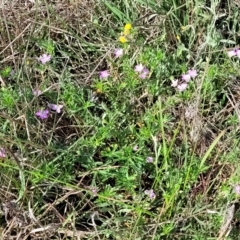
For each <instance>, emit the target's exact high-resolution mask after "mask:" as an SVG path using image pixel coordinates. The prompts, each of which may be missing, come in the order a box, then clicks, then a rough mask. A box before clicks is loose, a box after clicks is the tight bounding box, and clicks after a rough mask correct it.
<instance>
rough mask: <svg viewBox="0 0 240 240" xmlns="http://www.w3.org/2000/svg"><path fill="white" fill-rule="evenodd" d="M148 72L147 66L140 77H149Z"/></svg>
mask: <svg viewBox="0 0 240 240" xmlns="http://www.w3.org/2000/svg"><path fill="white" fill-rule="evenodd" d="M148 73H149V71H148V69H147V68H144V69H143V71H142V73H141V74H140V75H139V77H140V78H141V79H145V78H146V77H147V75H148Z"/></svg>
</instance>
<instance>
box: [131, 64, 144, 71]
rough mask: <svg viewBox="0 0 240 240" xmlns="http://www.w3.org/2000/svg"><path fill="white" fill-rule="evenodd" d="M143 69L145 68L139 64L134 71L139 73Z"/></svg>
mask: <svg viewBox="0 0 240 240" xmlns="http://www.w3.org/2000/svg"><path fill="white" fill-rule="evenodd" d="M144 68H145V67H144V66H143V65H142V64H141V63H140V64H138V65H136V66H135V69H134V71H135V72H139V73H141V72H142V71H143V69H144Z"/></svg>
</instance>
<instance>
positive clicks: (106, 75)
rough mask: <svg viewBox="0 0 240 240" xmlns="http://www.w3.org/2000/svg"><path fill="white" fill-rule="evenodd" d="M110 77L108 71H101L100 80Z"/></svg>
mask: <svg viewBox="0 0 240 240" xmlns="http://www.w3.org/2000/svg"><path fill="white" fill-rule="evenodd" d="M109 76H110V74H109V73H108V70H104V71H101V72H100V75H99V77H100V78H108V77H109Z"/></svg>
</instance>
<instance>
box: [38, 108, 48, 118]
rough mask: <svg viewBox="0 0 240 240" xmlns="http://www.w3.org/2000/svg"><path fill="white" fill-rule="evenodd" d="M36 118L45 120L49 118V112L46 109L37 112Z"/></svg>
mask: <svg viewBox="0 0 240 240" xmlns="http://www.w3.org/2000/svg"><path fill="white" fill-rule="evenodd" d="M36 116H37V117H39V118H40V119H42V120H43V119H47V118H48V116H49V111H48V110H47V109H45V110H39V111H37V112H36Z"/></svg>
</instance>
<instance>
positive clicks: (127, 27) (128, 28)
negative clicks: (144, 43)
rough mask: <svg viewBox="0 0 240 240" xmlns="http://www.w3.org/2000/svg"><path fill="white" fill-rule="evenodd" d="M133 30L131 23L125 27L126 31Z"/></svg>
mask: <svg viewBox="0 0 240 240" xmlns="http://www.w3.org/2000/svg"><path fill="white" fill-rule="evenodd" d="M131 28H132V24H131V23H127V24H125V26H124V31H125V30H130V29H131Z"/></svg>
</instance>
